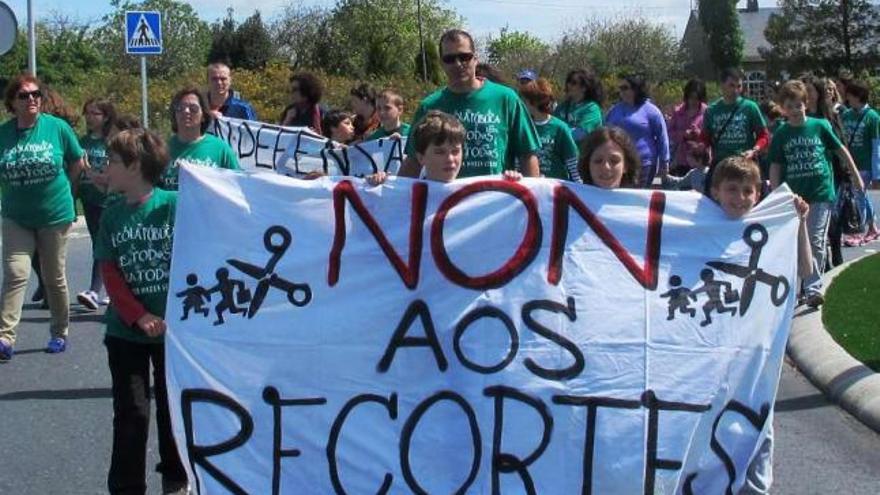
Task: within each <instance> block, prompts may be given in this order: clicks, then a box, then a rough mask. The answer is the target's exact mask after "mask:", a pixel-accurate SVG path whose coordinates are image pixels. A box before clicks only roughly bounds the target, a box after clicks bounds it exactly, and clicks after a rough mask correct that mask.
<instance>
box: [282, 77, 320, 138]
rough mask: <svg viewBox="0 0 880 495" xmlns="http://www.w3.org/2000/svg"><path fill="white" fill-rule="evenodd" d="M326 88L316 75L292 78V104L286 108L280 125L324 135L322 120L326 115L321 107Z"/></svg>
mask: <svg viewBox="0 0 880 495" xmlns="http://www.w3.org/2000/svg"><path fill="white" fill-rule="evenodd" d="M323 94H324V88H323V86H322V85H321V80H320V79H318V78H317V77H316V76H315V75H314V74H311V73H308V72H300V73H299V74H295V75H293V76H291V78H290V104H289V105H287V106H286V107H284V110H283V111H282V112H281V118H279V119H278V123H279V124H280V125H283V126H290V127H310V128H311V129H312V130H313V131H315V132H316V133H318V134H323V132H322V131H323V129H321V120H322V119H323V118H324V114H325V113H326V111H325V109H324V108H323V107H322V106H321V96H322V95H323Z"/></svg>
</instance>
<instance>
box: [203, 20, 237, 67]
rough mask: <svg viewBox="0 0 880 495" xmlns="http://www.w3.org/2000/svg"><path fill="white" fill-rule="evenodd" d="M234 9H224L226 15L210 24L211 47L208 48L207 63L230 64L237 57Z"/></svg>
mask: <svg viewBox="0 0 880 495" xmlns="http://www.w3.org/2000/svg"><path fill="white" fill-rule="evenodd" d="M233 13H234V11H233V10H232V8H231V7H230V8H229V9H227V10H226V17H224V18H223V20H220V21H217V22H215V23H214V24H212V25H211V49H210V50H208V63H213V62H223V63H225V64H228V65H232V63H233V62H232V61H233V60H236V59H238V57H239V53H238V48H239V47H238V44H237V40H236V36H235V19H234V18H233V17H232V15H233Z"/></svg>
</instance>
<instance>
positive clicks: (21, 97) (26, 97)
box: [15, 89, 43, 101]
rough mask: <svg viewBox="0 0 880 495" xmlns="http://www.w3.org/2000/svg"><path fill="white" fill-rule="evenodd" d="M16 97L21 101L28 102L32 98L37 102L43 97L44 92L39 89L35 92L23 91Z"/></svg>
mask: <svg viewBox="0 0 880 495" xmlns="http://www.w3.org/2000/svg"><path fill="white" fill-rule="evenodd" d="M15 97H16V98H18V99H19V100H21V101H27V100H29V99H30V98H33V99H35V100H39V99H40V98H42V97H43V92H42V91H40V90H39V89H37V90H35V91H21V92H19V93H18V94H17V95H15Z"/></svg>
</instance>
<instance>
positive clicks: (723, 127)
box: [703, 68, 770, 184]
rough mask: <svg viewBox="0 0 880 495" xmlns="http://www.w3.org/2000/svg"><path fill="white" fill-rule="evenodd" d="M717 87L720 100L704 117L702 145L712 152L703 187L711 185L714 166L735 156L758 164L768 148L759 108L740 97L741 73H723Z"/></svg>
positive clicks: (738, 71) (767, 134)
mask: <svg viewBox="0 0 880 495" xmlns="http://www.w3.org/2000/svg"><path fill="white" fill-rule="evenodd" d="M720 83H721V95H722V96H721V98H719V99H718V100H716V101H715V102H713V103H712V104H711V105H709V108H708V109H707V110H706V115H705V116H704V117H703V130H704V131H705V132H704V133H703V135H704V140H705V144H706V145H707V147H709V148H710V149H711V150H712V167H711V168H710V169H709V176H708V177H707V178H706V184H711V182H712V181H711V176H712V171H713V170H714V169H715V164H716V163H718V162H720V161H721V160H723V159H725V158H727V157H729V156H736V155H742V156H744V157H746V158H748V159H750V160H757V159H758V155H759V154H760V153H761V152H762V151H764V150H765V149H767V147H768V146H769V144H770V133H769V132H768V131H767V123H766V122H765V121H764V115H763V114H762V113H761V109H760V108H759V107H758V104H757V103H755V102H754V101H752V100H749V99H748V98H743V97H742V96H741V95H740V93H741V92H742V87H743V73H742V71H740V70H739V69H736V68H728V69H724V70H723V71H721V79H720Z"/></svg>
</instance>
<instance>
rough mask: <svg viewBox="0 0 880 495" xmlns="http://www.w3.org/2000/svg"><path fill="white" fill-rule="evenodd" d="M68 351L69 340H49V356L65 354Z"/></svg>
mask: <svg viewBox="0 0 880 495" xmlns="http://www.w3.org/2000/svg"><path fill="white" fill-rule="evenodd" d="M66 349H67V339H63V338H61V337H55V338H53V339H51V340H49V343H48V344H46V352H47V353H49V354H58V353H59V352H64V351H65V350H66Z"/></svg>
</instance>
